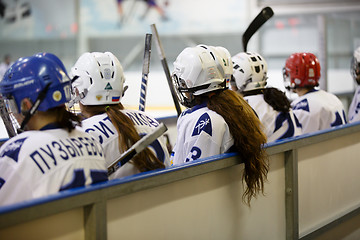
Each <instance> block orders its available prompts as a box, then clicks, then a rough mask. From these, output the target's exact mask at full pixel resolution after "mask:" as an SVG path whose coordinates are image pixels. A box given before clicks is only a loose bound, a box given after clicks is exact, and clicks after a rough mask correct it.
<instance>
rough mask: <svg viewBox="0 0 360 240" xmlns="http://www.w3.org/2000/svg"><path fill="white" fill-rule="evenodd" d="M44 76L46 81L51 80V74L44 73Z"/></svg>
mask: <svg viewBox="0 0 360 240" xmlns="http://www.w3.org/2000/svg"><path fill="white" fill-rule="evenodd" d="M42 78H43V79H44V80H45V81H46V80H50V76H49V75H44V76H43V77H42Z"/></svg>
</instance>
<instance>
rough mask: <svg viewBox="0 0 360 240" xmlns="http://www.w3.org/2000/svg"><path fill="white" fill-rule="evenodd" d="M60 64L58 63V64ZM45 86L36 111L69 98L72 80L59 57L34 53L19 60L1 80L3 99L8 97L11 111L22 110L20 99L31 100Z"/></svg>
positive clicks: (52, 106)
mask: <svg viewBox="0 0 360 240" xmlns="http://www.w3.org/2000/svg"><path fill="white" fill-rule="evenodd" d="M60 63H61V64H60ZM44 88H47V91H46V95H45V97H44V99H43V101H41V103H40V105H39V107H38V110H39V111H46V110H48V109H50V108H54V107H57V106H60V105H62V104H64V103H66V102H67V101H69V100H70V97H71V95H70V90H71V82H70V78H69V76H68V74H67V72H66V69H65V67H64V65H63V64H62V62H61V60H60V59H59V58H57V57H56V56H55V55H53V54H52V57H50V58H49V57H47V56H45V55H43V56H40V54H36V55H33V56H29V57H23V58H20V59H18V60H17V61H16V62H15V63H14V64H13V65H12V66H11V67H10V68H9V69H8V70H7V72H6V73H5V75H4V78H3V80H2V81H1V82H0V93H1V95H2V96H3V98H5V99H7V100H11V101H9V102H12V110H13V111H14V112H15V111H16V112H20V111H21V102H22V100H23V99H25V98H28V99H30V100H31V101H32V102H33V103H34V102H35V101H36V99H37V98H38V95H39V93H40V92H42V91H43V90H44Z"/></svg>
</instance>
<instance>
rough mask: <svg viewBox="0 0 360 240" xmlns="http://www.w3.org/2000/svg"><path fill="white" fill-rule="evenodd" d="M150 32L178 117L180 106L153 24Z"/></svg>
mask: <svg viewBox="0 0 360 240" xmlns="http://www.w3.org/2000/svg"><path fill="white" fill-rule="evenodd" d="M151 31H152V33H153V35H154V36H155V43H156V47H157V50H158V53H159V57H160V61H161V64H162V66H163V69H164V72H165V75H166V79H167V81H168V84H169V88H170V92H171V96H172V99H173V101H174V104H175V108H176V112H177V115H178V116H180V114H181V108H180V104H179V102H178V99H177V97H176V92H175V89H174V85H173V83H172V80H171V75H170V71H169V66H168V64H167V61H166V57H165V53H164V49H163V47H162V44H161V41H160V38H159V34H158V32H157V30H156V26H155V24H151Z"/></svg>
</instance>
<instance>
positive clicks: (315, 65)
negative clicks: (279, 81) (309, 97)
mask: <svg viewBox="0 0 360 240" xmlns="http://www.w3.org/2000/svg"><path fill="white" fill-rule="evenodd" d="M320 76H321V74H320V63H319V60H318V59H317V57H316V56H315V55H314V54H312V53H294V54H292V55H291V56H290V57H289V58H288V59H287V60H286V64H285V68H284V81H285V82H286V80H288V79H290V88H292V89H294V88H297V87H316V86H319V79H320Z"/></svg>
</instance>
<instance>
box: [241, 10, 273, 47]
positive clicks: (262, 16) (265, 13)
mask: <svg viewBox="0 0 360 240" xmlns="http://www.w3.org/2000/svg"><path fill="white" fill-rule="evenodd" d="M273 15H274V12H273V10H272V9H271V7H264V8H263V9H262V10H261V12H260V13H259V14H258V15H257V16H256V17H255V18H254V20H253V21H252V22H251V23H250V25H249V26H248V28H247V29H246V30H245V32H244V34H243V35H242V44H243V48H244V52H246V51H247V44H248V42H249V40H250V38H251V37H252V36H253V35H254V33H256V31H257V30H259V28H260V27H261V26H262V25H263V24H264V23H265V22H266V21H267V20H269V19H270V18H271V17H272V16H273Z"/></svg>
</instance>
